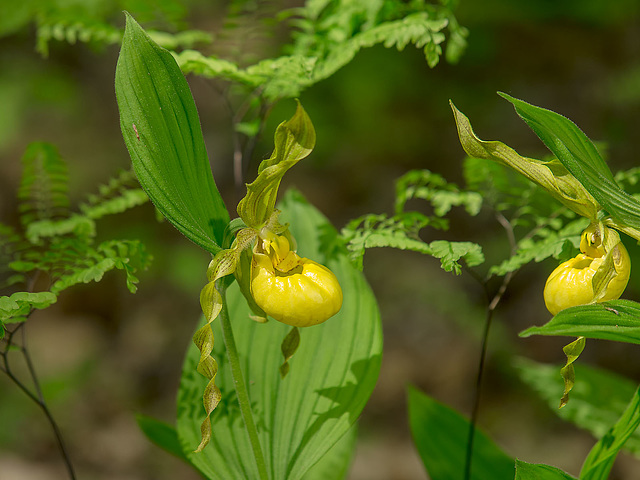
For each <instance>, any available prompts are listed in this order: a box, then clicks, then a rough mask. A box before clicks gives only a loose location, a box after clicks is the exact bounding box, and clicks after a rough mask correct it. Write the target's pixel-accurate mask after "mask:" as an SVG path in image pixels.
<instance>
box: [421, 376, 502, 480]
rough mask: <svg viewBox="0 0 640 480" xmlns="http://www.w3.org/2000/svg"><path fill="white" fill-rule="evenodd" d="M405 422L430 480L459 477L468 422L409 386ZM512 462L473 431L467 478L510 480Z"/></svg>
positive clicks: (462, 467)
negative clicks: (469, 475)
mask: <svg viewBox="0 0 640 480" xmlns="http://www.w3.org/2000/svg"><path fill="white" fill-rule="evenodd" d="M409 425H410V427H411V433H412V435H413V440H414V442H415V445H416V448H417V450H418V453H419V454H420V458H422V461H423V462H424V466H425V468H426V469H427V472H428V473H429V478H430V479H431V480H460V479H461V478H463V474H464V468H465V457H466V450H467V441H468V439H469V422H468V420H466V419H465V418H464V417H463V416H462V415H460V414H459V413H458V412H456V411H455V410H453V409H451V408H449V407H447V406H445V405H443V404H441V403H439V402H437V401H435V400H434V399H432V398H431V397H429V396H427V395H425V394H424V393H422V392H420V391H418V390H416V389H415V388H413V387H410V388H409ZM513 474H514V461H513V459H512V458H510V457H509V456H508V455H507V454H506V453H504V452H503V451H502V450H501V449H500V448H499V447H498V446H496V444H495V443H493V441H492V440H491V439H490V438H489V437H487V436H486V435H485V434H484V433H482V432H481V431H479V430H476V432H475V437H474V448H473V462H472V468H471V477H470V480H487V479H491V480H512V479H513Z"/></svg>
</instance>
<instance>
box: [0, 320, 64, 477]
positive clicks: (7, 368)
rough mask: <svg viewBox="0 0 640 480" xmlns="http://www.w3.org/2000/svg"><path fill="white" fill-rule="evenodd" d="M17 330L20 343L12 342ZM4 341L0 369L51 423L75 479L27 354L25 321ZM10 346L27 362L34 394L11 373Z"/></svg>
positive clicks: (55, 424) (61, 438)
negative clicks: (15, 348)
mask: <svg viewBox="0 0 640 480" xmlns="http://www.w3.org/2000/svg"><path fill="white" fill-rule="evenodd" d="M18 331H21V335H22V345H16V344H15V343H14V336H15V335H16V334H17V332H18ZM5 341H6V345H5V348H4V350H3V351H2V352H0V357H2V363H3V365H2V366H0V370H2V371H3V372H4V373H5V374H6V375H7V376H8V377H9V379H10V380H11V381H12V382H13V383H14V384H15V385H17V386H18V388H20V390H22V391H23V392H24V393H25V395H27V397H29V398H30V399H31V400H32V401H33V402H35V403H36V405H38V407H40V409H41V410H42V412H43V413H44V415H45V417H46V418H47V420H48V422H49V424H50V425H51V428H52V430H53V433H54V436H55V438H56V443H57V444H58V448H59V449H60V453H61V455H62V458H63V460H64V463H65V466H66V468H67V473H68V474H69V478H70V479H71V480H75V479H76V475H75V472H74V469H73V464H72V463H71V457H70V456H69V451H68V450H67V447H66V445H65V442H64V439H63V437H62V432H61V431H60V427H59V426H58V423H57V422H56V420H55V418H54V417H53V414H52V413H51V410H49V407H48V405H47V403H46V401H45V399H44V396H43V394H42V388H41V387H40V381H39V380H38V376H37V374H36V371H35V368H34V366H33V362H32V360H31V355H29V351H28V349H27V343H26V325H25V323H20V324H18V326H17V327H16V328H14V329H13V330H11V331H7V338H6V339H5ZM12 347H17V349H18V351H20V353H22V356H23V358H24V361H25V363H26V364H27V368H28V370H29V374H30V376H31V380H32V382H33V386H34V389H35V392H36V393H35V394H34V393H33V392H32V391H31V390H29V388H27V386H26V385H25V384H24V383H22V381H20V379H19V378H18V377H16V375H15V374H14V373H13V371H12V369H11V365H10V363H9V355H8V354H9V352H10V351H11V350H12Z"/></svg>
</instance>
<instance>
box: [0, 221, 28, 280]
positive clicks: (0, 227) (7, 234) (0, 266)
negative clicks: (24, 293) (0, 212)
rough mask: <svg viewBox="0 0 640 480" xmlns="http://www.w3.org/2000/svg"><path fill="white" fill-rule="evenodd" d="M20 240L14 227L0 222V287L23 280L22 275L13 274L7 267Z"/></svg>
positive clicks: (17, 248)
mask: <svg viewBox="0 0 640 480" xmlns="http://www.w3.org/2000/svg"><path fill="white" fill-rule="evenodd" d="M21 241H22V238H21V237H20V235H18V233H17V232H16V231H15V229H14V228H12V227H10V226H9V225H4V224H2V223H0V289H1V288H4V287H6V286H9V285H13V284H15V283H19V282H21V281H23V280H24V275H22V274H18V275H14V274H13V272H12V270H11V268H9V264H10V263H11V262H12V261H13V260H14V259H15V255H16V252H17V251H18V250H19V249H20V247H21Z"/></svg>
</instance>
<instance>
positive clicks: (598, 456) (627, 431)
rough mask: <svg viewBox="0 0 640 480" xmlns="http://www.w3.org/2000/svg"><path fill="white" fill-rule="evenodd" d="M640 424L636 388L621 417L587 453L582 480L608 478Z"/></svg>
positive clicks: (638, 393) (638, 392)
mask: <svg viewBox="0 0 640 480" xmlns="http://www.w3.org/2000/svg"><path fill="white" fill-rule="evenodd" d="M638 425H640V390H636V392H635V394H634V395H633V397H632V398H631V402H629V405H628V406H627V409H626V410H625V411H624V413H623V414H622V416H621V417H620V419H619V420H618V421H617V422H616V424H615V425H614V426H613V427H611V429H610V430H609V431H608V432H607V433H606V434H605V435H604V437H602V438H601V439H600V441H598V443H596V444H595V445H594V447H593V448H592V449H591V451H590V452H589V455H587V458H586V460H585V461H584V464H583V465H582V470H581V471H580V479H581V480H607V478H609V472H610V471H611V467H613V463H614V462H615V460H616V457H617V456H618V452H619V451H620V450H621V449H622V447H624V444H625V443H626V441H627V440H628V439H629V437H631V435H633V433H634V432H635V431H636V429H637V428H638Z"/></svg>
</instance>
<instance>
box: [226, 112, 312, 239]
mask: <svg viewBox="0 0 640 480" xmlns="http://www.w3.org/2000/svg"><path fill="white" fill-rule="evenodd" d="M274 143H275V149H274V151H273V153H272V154H271V157H270V158H268V159H267V160H263V161H262V163H261V164H260V167H259V168H258V177H257V178H256V179H255V180H254V181H253V183H250V184H247V195H246V196H245V197H244V198H243V199H242V200H240V203H238V215H240V218H242V220H244V222H245V223H246V224H247V226H248V227H250V228H255V229H258V230H259V229H261V228H262V227H263V226H264V225H265V223H266V222H267V221H269V219H270V218H271V217H272V214H273V212H274V210H275V205H276V199H277V196H278V187H279V186H280V181H281V180H282V177H283V176H284V174H285V173H286V171H287V170H289V169H290V168H291V167H293V166H294V165H295V164H296V163H298V162H299V161H300V160H302V159H303V158H305V157H306V156H308V155H309V154H310V153H311V151H312V150H313V147H314V146H315V144H316V132H315V129H314V128H313V124H312V123H311V119H310V118H309V116H308V115H307V112H305V111H304V108H302V105H300V102H298V106H297V108H296V113H295V114H294V115H293V117H291V118H290V119H289V120H287V121H286V122H283V123H281V124H280V125H279V126H278V128H277V129H276V133H275V136H274Z"/></svg>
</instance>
